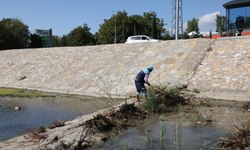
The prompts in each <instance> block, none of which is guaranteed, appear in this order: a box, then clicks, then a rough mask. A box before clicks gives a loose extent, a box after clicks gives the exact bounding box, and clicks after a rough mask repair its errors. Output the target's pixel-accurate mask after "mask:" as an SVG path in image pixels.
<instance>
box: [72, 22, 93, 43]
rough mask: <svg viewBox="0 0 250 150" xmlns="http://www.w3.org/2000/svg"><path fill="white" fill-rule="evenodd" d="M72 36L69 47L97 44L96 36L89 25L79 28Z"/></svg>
mask: <svg viewBox="0 0 250 150" xmlns="http://www.w3.org/2000/svg"><path fill="white" fill-rule="evenodd" d="M71 34H72V37H71V38H70V40H69V42H68V45H69V46H85V45H94V43H95V40H94V36H93V34H92V33H91V32H90V28H89V27H88V25H87V24H83V27H81V26H79V27H77V28H75V29H74V30H73V31H72V32H71Z"/></svg>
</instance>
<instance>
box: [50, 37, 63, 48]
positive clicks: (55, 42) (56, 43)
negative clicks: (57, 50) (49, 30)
mask: <svg viewBox="0 0 250 150" xmlns="http://www.w3.org/2000/svg"><path fill="white" fill-rule="evenodd" d="M52 39H53V40H52V41H53V47H60V46H61V42H60V41H61V39H60V37H58V36H57V35H53V36H52Z"/></svg>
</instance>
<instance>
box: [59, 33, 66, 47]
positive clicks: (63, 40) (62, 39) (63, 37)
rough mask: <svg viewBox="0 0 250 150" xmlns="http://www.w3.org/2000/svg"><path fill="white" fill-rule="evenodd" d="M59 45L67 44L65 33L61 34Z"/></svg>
mask: <svg viewBox="0 0 250 150" xmlns="http://www.w3.org/2000/svg"><path fill="white" fill-rule="evenodd" d="M60 46H67V35H63V36H62V38H61V40H60Z"/></svg>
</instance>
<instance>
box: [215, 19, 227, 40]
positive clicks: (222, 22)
mask: <svg viewBox="0 0 250 150" xmlns="http://www.w3.org/2000/svg"><path fill="white" fill-rule="evenodd" d="M215 21H216V32H220V36H221V37H222V32H224V31H226V24H227V18H226V17H225V16H220V15H216V19H215Z"/></svg>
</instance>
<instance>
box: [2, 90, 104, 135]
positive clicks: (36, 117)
mask: <svg viewBox="0 0 250 150" xmlns="http://www.w3.org/2000/svg"><path fill="white" fill-rule="evenodd" d="M105 103H106V102H105V101H104V100H101V101H100V100H97V99H93V98H91V97H81V96H67V95H65V96H56V97H48V98H41V97H40V98H19V97H0V140H6V139H10V138H12V137H15V136H19V134H20V133H19V130H20V131H21V133H22V134H24V133H27V128H29V129H31V128H33V129H37V128H38V127H39V126H48V125H49V124H50V123H52V122H53V121H55V120H58V121H67V120H70V119H75V118H76V117H78V116H81V115H85V114H90V113H93V112H95V111H97V110H99V109H102V108H105V107H108V105H105ZM16 106H19V107H20V108H21V110H14V108H15V107H16Z"/></svg>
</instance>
